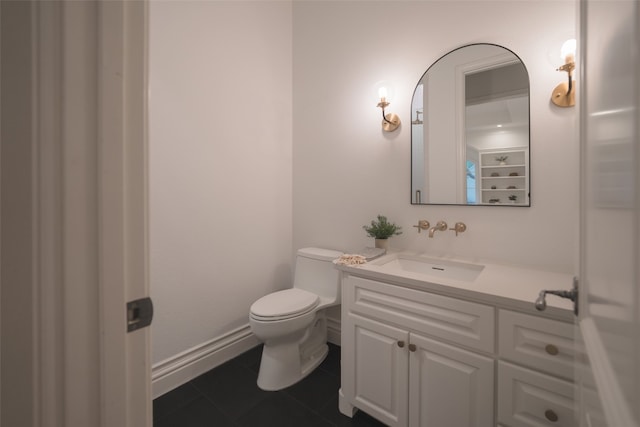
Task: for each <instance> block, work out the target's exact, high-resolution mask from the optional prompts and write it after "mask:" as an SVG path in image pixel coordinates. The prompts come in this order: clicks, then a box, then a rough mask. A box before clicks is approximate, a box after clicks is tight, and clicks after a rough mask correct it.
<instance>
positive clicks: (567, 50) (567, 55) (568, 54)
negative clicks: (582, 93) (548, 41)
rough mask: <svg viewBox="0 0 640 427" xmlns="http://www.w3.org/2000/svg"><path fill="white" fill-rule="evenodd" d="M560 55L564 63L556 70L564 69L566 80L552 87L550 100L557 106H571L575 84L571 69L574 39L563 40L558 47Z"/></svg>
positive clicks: (574, 57)
mask: <svg viewBox="0 0 640 427" xmlns="http://www.w3.org/2000/svg"><path fill="white" fill-rule="evenodd" d="M560 55H561V56H562V59H563V60H564V65H563V66H561V67H560V68H558V69H557V70H556V71H566V72H567V75H568V80H567V81H566V82H562V83H560V84H559V85H558V86H556V88H555V89H553V93H552V94H551V102H553V103H554V104H555V105H557V106H558V107H573V106H574V105H576V84H575V81H573V70H575V68H576V62H575V61H576V39H570V40H567V41H566V42H564V44H563V45H562V48H561V49H560Z"/></svg>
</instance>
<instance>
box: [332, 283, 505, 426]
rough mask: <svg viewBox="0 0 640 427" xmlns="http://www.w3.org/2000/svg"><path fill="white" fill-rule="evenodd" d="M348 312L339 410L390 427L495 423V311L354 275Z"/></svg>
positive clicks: (346, 299)
mask: <svg viewBox="0 0 640 427" xmlns="http://www.w3.org/2000/svg"><path fill="white" fill-rule="evenodd" d="M342 307H343V308H342V310H343V311H342V334H343V344H342V395H343V397H342V398H341V408H340V409H341V411H343V412H345V413H349V412H350V411H351V412H352V411H353V408H354V407H357V408H360V409H362V410H364V411H365V412H367V413H368V414H370V415H372V416H374V417H376V418H378V419H379V420H381V421H382V422H384V423H385V424H387V425H389V426H438V427H440V426H447V425H450V426H491V425H493V422H494V414H493V401H494V396H493V390H494V360H493V358H492V357H491V355H489V356H487V355H484V354H482V353H483V352H489V353H491V352H492V351H493V347H494V319H495V315H494V309H493V308H492V307H489V306H485V305H482V304H476V303H471V302H468V301H462V300H458V299H455V298H449V297H444V296H440V295H435V294H430V293H426V292H423V291H418V290H414V289H408V288H403V287H399V286H394V285H389V284H385V283H381V282H378V281H374V280H369V279H365V278H360V277H354V276H348V277H347V278H345V279H344V282H343V302H342ZM445 340H446V341H445ZM461 346H465V347H468V348H471V349H477V350H478V352H476V351H473V350H469V349H468V348H462V347H461Z"/></svg>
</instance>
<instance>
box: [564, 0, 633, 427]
mask: <svg viewBox="0 0 640 427" xmlns="http://www.w3.org/2000/svg"><path fill="white" fill-rule="evenodd" d="M639 9H640V7H639V3H638V1H633V0H630V1H591V0H585V1H582V2H581V3H580V38H579V39H580V42H581V55H580V56H581V61H580V65H579V68H580V69H581V72H580V75H581V77H580V79H579V80H578V88H579V92H578V93H579V97H580V123H581V129H580V133H581V153H582V158H581V170H582V176H581V182H582V189H581V208H580V212H581V230H580V236H581V237H580V240H581V244H580V247H581V250H580V298H579V302H580V306H579V308H580V312H579V317H578V325H579V328H578V333H579V335H578V338H579V339H581V340H582V342H583V344H584V346H585V348H586V352H587V360H586V361H584V362H585V363H584V364H582V363H578V364H577V365H578V366H577V367H578V369H577V372H576V374H577V375H576V377H577V384H578V387H577V395H576V400H577V405H578V410H577V414H578V417H579V421H580V425H581V426H585V427H586V426H596V425H606V426H609V427H623V426H624V427H632V426H638V425H640V424H639V421H640V416H639V415H640V405H639V403H640V401H639V399H638V393H639V392H640V333H639V332H638V331H639V330H640V310H639V304H640V290H639V288H638V285H639V282H638V281H639V278H640V262H639V261H640V236H639V235H640V208H639V203H640V181H638V177H639V174H638V166H639V165H640V154H639V153H640V146H639V132H638V126H639V123H640V115H639V107H640V96H639V94H640V92H639V91H640V89H639V87H640V63H639V61H640V59H639V58H640V56H639V54H640V51H639V48H640V40H639V38H638V28H640V15H639V13H640V11H639ZM579 362H581V361H579Z"/></svg>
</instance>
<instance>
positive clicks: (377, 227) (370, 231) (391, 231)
mask: <svg viewBox="0 0 640 427" xmlns="http://www.w3.org/2000/svg"><path fill="white" fill-rule="evenodd" d="M362 228H364V231H366V232H367V235H369V237H374V238H376V239H388V238H389V237H391V236H397V235H399V234H402V231H401V230H402V227H400V226H398V225H396V224H394V223H391V222H389V221H387V217H386V216H384V215H378V220H377V221H376V220H373V221H371V225H370V226H368V225H363V226H362Z"/></svg>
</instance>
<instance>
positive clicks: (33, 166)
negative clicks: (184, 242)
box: [0, 0, 152, 427]
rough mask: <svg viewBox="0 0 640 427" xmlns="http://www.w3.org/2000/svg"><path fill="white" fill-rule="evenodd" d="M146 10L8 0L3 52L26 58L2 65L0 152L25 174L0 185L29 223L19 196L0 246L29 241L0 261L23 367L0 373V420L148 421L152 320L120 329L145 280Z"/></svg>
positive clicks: (48, 426)
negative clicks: (14, 113)
mask: <svg viewBox="0 0 640 427" xmlns="http://www.w3.org/2000/svg"><path fill="white" fill-rule="evenodd" d="M146 8H147V5H146V2H144V1H135V2H134V1H131V2H130V1H97V2H78V1H60V2H42V1H37V0H33V1H31V0H27V1H24V2H6V3H5V2H3V4H2V9H1V11H2V19H3V24H5V23H9V22H11V25H7V26H4V25H3V32H2V34H3V36H5V35H7V34H9V35H11V37H7V38H3V49H4V48H5V47H8V50H9V52H13V53H16V52H17V53H18V54H12V55H11V56H10V57H11V58H12V61H18V62H20V61H21V63H20V64H17V63H16V62H13V63H12V64H10V65H7V66H6V68H5V66H4V64H3V70H12V73H10V74H6V75H5V74H3V75H2V79H3V85H2V86H3V89H4V88H6V87H9V86H12V85H13V84H16V83H17V84H19V85H20V87H19V88H18V89H19V90H18V89H16V90H11V91H9V90H7V91H4V92H3V94H2V95H3V97H2V105H3V107H11V108H13V107H14V106H15V107H17V106H20V107H22V106H25V105H26V107H25V108H21V110H20V111H21V114H20V123H18V122H16V121H15V120H14V122H16V126H12V127H11V129H9V130H10V131H11V132H10V133H5V132H4V129H3V139H2V154H3V159H2V160H3V166H4V165H5V164H4V162H7V164H8V163H9V162H15V164H13V165H12V167H11V168H10V169H9V170H11V171H14V172H15V177H19V176H24V177H26V178H27V180H26V181H20V180H18V179H14V180H11V182H8V181H4V182H3V183H2V190H3V200H4V197H5V195H6V196H9V197H12V196H11V195H12V194H15V195H17V196H15V198H14V200H28V201H29V203H23V204H22V205H21V206H20V208H21V211H20V212H18V214H22V215H23V218H24V219H23V220H20V218H18V217H17V214H16V212H15V209H14V208H15V206H16V205H15V204H13V205H12V206H8V205H3V206H2V214H3V215H2V216H3V219H5V213H9V214H11V215H9V216H8V217H7V218H8V221H11V220H13V222H12V223H4V222H3V224H4V225H9V226H11V227H12V228H14V227H15V228H14V231H15V233H3V234H2V245H3V247H12V246H15V247H18V246H20V247H22V246H23V244H24V243H25V240H27V241H29V242H30V243H31V247H30V252H28V253H25V254H26V256H24V257H21V258H20V259H15V260H12V259H10V258H7V257H5V256H3V257H2V261H3V267H6V266H7V265H8V264H10V263H9V262H7V263H6V264H5V262H6V261H16V262H17V263H20V266H21V268H20V269H15V268H13V269H12V271H14V272H16V274H14V275H13V276H7V275H3V281H2V292H3V301H2V303H3V306H2V307H3V312H2V315H3V319H4V320H6V319H7V318H8V317H7V316H10V315H11V313H12V312H13V311H16V312H17V314H19V315H21V317H16V320H17V321H18V322H20V324H22V325H23V326H24V327H21V328H16V325H18V324H19V323H18V322H15V323H14V324H8V323H7V322H3V325H2V327H3V342H2V348H1V350H2V362H3V365H2V368H3V372H4V373H6V372H11V370H12V369H13V368H16V369H19V371H18V374H16V375H4V376H3V378H2V390H3V393H2V395H1V396H0V399H1V400H0V402H1V405H2V407H1V408H0V413H1V414H2V418H1V422H2V425H3V426H4V425H5V424H6V425H7V427H8V426H19V425H30V426H31V425H34V426H36V425H37V426H41V427H61V426H64V427H87V426H96V427H98V426H100V427H150V426H151V423H152V420H151V418H152V416H151V382H150V373H151V367H150V350H149V348H150V345H149V329H148V328H146V329H139V330H137V331H135V332H130V333H128V332H127V326H128V323H129V319H128V318H127V310H126V303H127V302H128V301H131V300H137V299H142V298H145V297H147V296H148V288H149V287H148V282H147V280H148V279H147V219H146V215H147V212H146V206H147V202H146V200H147V188H146V185H147V183H146V180H147V168H146V35H147V26H146ZM5 31H7V32H5ZM14 36H15V37H14ZM2 58H3V62H4V59H5V58H6V56H5V52H4V51H3V56H2ZM13 65H16V67H13ZM18 66H20V67H22V68H20V69H18V70H17V71H15V72H14V70H13V69H14V68H17V67H18ZM21 73H22V74H21ZM19 77H23V78H19ZM5 78H6V79H7V80H5ZM7 111H8V110H7V109H4V108H3V111H2V119H3V124H6V123H7V122H6V121H4V119H6V118H7V117H10V116H11V115H8V116H5V113H6V112H7ZM18 125H20V126H18ZM7 135H8V136H9V138H5V136H7ZM16 147H21V148H20V149H19V150H17V149H16ZM25 153H28V155H24V154H25ZM9 170H8V171H9ZM16 171H24V173H23V175H19V174H17V172H16ZM20 195H22V197H21V198H20V197H19V196H20ZM9 200H11V199H9ZM3 231H4V230H3ZM11 237H13V241H9V240H8V239H10V238H11ZM19 243H20V245H18V244H19ZM16 245H18V246H16ZM23 271H24V272H25V274H21V272H23ZM7 278H9V279H10V280H5V279H7ZM15 289H25V290H29V292H28V293H25V292H22V293H17V292H13V291H14V290H15ZM12 306H13V307H15V308H16V309H15V310H13V309H12V310H5V308H11V307H12ZM9 319H11V318H10V317H9ZM21 319H22V320H21ZM4 330H16V331H20V332H21V334H12V335H10V336H5V335H4ZM14 335H15V336H14ZM29 335H30V336H29ZM25 337H27V338H28V339H25ZM21 343H22V344H21ZM14 344H20V347H19V348H20V350H21V353H20V354H16V351H15V349H16V347H15V346H14ZM21 359H23V360H24V362H22V361H21ZM19 374H24V375H19ZM12 390H16V391H17V392H19V393H20V394H19V395H17V396H15V397H14V396H13V392H12Z"/></svg>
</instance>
